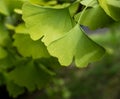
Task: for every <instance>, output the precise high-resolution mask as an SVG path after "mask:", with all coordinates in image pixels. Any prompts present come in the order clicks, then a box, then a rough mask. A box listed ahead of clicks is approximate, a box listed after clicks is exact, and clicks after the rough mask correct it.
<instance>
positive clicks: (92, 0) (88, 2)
mask: <svg viewBox="0 0 120 99" xmlns="http://www.w3.org/2000/svg"><path fill="white" fill-rule="evenodd" d="M80 3H81V4H82V5H85V6H87V7H95V6H96V5H97V0H82V1H81V2H80Z"/></svg>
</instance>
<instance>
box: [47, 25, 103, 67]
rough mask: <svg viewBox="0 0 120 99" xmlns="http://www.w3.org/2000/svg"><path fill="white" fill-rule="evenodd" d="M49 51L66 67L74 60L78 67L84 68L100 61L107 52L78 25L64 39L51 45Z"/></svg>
mask: <svg viewBox="0 0 120 99" xmlns="http://www.w3.org/2000/svg"><path fill="white" fill-rule="evenodd" d="M48 51H49V52H50V54H51V55H53V56H55V57H57V58H58V60H59V62H60V63H61V64H62V65H65V66H68V65H70V64H71V63H72V61H73V59H74V60H75V64H76V66H77V67H84V66H86V65H87V64H88V63H90V62H94V61H96V60H98V59H100V58H101V57H102V56H103V54H104V53H105V50H104V49H103V48H102V47H101V46H99V45H98V44H96V43H95V42H94V41H92V40H91V39H90V38H89V37H88V36H87V35H86V34H85V33H84V32H83V31H82V30H81V28H80V27H79V25H78V24H77V25H76V26H75V27H74V28H73V29H72V30H71V31H69V32H68V33H67V34H66V35H65V36H64V37H62V38H60V39H58V40H56V41H54V42H53V43H51V44H50V45H49V46H48Z"/></svg>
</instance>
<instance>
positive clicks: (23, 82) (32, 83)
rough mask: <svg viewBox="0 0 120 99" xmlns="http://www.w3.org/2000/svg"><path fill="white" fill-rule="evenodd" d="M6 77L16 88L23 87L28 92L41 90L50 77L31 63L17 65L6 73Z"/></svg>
mask: <svg viewBox="0 0 120 99" xmlns="http://www.w3.org/2000/svg"><path fill="white" fill-rule="evenodd" d="M6 76H7V77H8V78H9V79H10V80H11V81H13V82H14V83H15V84H17V85H18V86H21V87H25V88H27V89H28V90H29V91H34V90H35V89H41V88H43V87H44V86H46V84H47V83H48V82H49V80H50V78H51V77H52V76H51V75H49V74H48V73H46V72H45V71H44V70H43V69H41V68H40V67H39V66H37V65H36V64H34V62H33V61H30V62H28V63H24V64H19V66H17V67H16V68H15V69H14V70H12V71H11V72H9V73H7V75H6Z"/></svg>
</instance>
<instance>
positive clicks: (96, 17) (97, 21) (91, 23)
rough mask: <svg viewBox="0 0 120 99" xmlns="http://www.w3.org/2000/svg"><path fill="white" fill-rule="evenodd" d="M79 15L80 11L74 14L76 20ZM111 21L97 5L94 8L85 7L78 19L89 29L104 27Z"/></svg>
mask: <svg viewBox="0 0 120 99" xmlns="http://www.w3.org/2000/svg"><path fill="white" fill-rule="evenodd" d="M98 12H99V13H98ZM80 16H81V12H80V13H78V14H77V15H76V16H75V20H76V21H78V20H79V17H80ZM112 22H113V20H112V19H111V18H110V17H109V16H108V15H107V14H106V13H105V12H104V10H103V9H102V8H101V7H100V6H99V5H97V6H96V7H94V8H89V9H87V10H86V11H85V12H84V13H83V14H82V17H81V20H80V24H82V25H84V26H88V27H89V28H90V29H97V28H101V27H105V26H107V25H109V24H110V23H112Z"/></svg>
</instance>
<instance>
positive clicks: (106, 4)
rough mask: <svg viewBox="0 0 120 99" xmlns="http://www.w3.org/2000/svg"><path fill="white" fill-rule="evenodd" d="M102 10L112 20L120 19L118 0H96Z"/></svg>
mask: <svg viewBox="0 0 120 99" xmlns="http://www.w3.org/2000/svg"><path fill="white" fill-rule="evenodd" d="M98 1H99V3H100V6H101V7H102V8H103V9H104V11H105V12H106V13H107V14H108V15H109V16H110V17H112V18H113V19H114V20H116V21H119V20H120V1H119V0H98Z"/></svg>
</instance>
